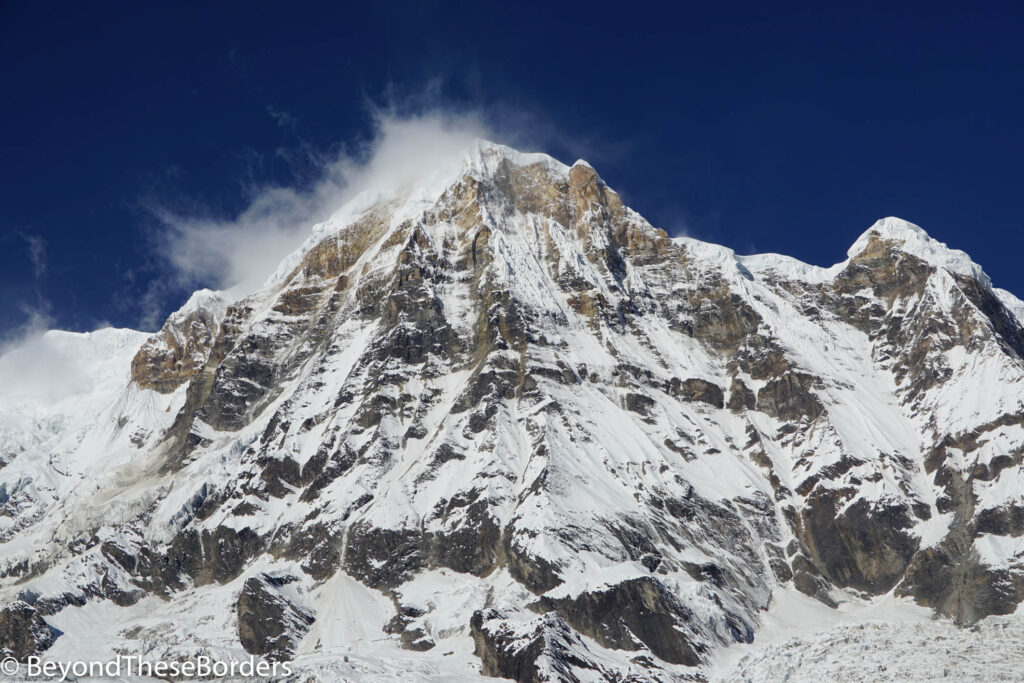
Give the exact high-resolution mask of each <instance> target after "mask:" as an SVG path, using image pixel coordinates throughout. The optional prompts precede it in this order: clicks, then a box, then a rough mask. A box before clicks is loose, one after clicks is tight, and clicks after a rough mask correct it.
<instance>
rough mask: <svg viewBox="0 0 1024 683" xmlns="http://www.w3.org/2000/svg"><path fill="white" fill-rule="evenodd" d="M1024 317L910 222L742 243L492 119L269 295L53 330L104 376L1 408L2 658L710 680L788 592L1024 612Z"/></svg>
mask: <svg viewBox="0 0 1024 683" xmlns="http://www.w3.org/2000/svg"><path fill="white" fill-rule="evenodd" d="M1022 311H1024V304H1022V303H1021V302H1020V301H1019V300H1018V299H1016V298H1015V297H1013V295H1011V294H1009V293H1008V292H1005V291H1002V290H997V289H993V287H992V285H991V283H990V281H989V279H988V278H987V277H986V276H985V274H984V272H983V271H982V270H981V268H980V267H978V266H977V265H976V264H975V263H973V262H972V261H971V259H970V258H969V257H968V256H967V255H966V254H964V253H963V252H960V251H955V250H952V249H949V248H947V247H946V246H945V245H943V244H940V243H938V242H936V241H935V240H933V239H931V238H930V237H929V236H928V235H927V234H926V233H925V232H924V231H923V230H921V229H920V228H918V227H917V226H914V225H912V224H910V223H907V222H906V221H902V220H899V219H896V218H886V219H883V220H880V221H878V222H877V223H876V224H875V225H873V226H872V227H871V228H870V229H868V230H867V231H866V232H865V233H864V234H863V235H862V236H861V237H860V238H859V239H858V240H856V242H855V243H854V245H853V247H851V249H850V250H849V252H848V254H847V259H846V260H845V261H843V262H841V263H838V264H836V265H835V266H832V267H831V268H817V267H814V266H810V265H806V264H803V263H800V262H798V261H795V260H793V259H790V258H787V257H783V256H778V255H759V256H738V255H736V254H734V253H733V252H732V251H730V250H728V249H725V248H723V247H719V246H715V245H712V244H707V243H703V242H699V241H697V240H693V239H689V238H685V237H680V238H670V237H669V236H668V235H667V234H666V233H665V232H664V231H662V230H658V229H656V228H654V227H652V226H651V225H649V224H648V223H647V222H646V221H645V220H644V219H643V218H642V217H641V216H640V215H638V214H637V213H635V212H634V211H632V210H631V209H629V208H628V207H626V206H624V205H623V203H622V201H621V199H620V197H619V196H618V195H617V194H616V193H615V192H614V191H613V190H612V189H610V188H609V187H608V186H607V185H606V184H605V183H604V182H603V181H602V180H601V178H600V177H599V176H598V174H597V173H596V172H595V170H594V169H593V168H591V167H590V166H589V165H588V164H587V163H586V162H583V161H578V162H576V163H575V164H574V165H572V166H571V167H569V166H565V165H564V164H561V163H559V162H557V161H555V160H554V159H552V158H550V157H548V156H546V155H541V154H522V153H519V152H516V151H514V150H512V149H509V148H507V147H503V146H499V145H494V144H491V143H486V142H482V141H480V142H477V143H475V144H474V146H473V147H472V148H471V149H470V150H469V151H468V152H467V153H466V156H465V160H464V163H463V165H462V166H461V168H460V170H459V171H458V173H455V174H454V175H451V174H448V175H446V174H441V173H439V174H438V175H437V176H435V177H433V178H429V179H424V181H423V182H422V183H420V184H419V185H417V186H416V187H414V188H411V189H407V190H406V191H404V192H402V193H383V192H382V193H365V194H363V195H360V196H359V197H357V198H356V199H355V200H354V201H353V202H352V203H350V204H349V205H348V206H346V207H345V208H344V209H342V210H341V211H340V212H339V213H338V214H336V215H335V216H333V217H332V218H331V219H330V220H328V221H326V222H324V223H322V224H320V225H317V226H314V227H313V228H312V231H311V236H310V238H309V239H308V241H307V242H306V243H305V245H304V246H303V247H302V248H301V249H300V250H299V251H297V252H296V253H294V254H292V255H291V256H289V257H288V258H287V259H286V260H285V261H284V262H283V263H282V265H281V266H280V267H279V268H278V270H277V272H276V273H274V274H273V275H271V277H270V278H269V280H268V281H267V283H266V285H265V286H264V287H263V288H262V289H261V290H259V291H258V292H256V293H255V294H253V295H251V296H248V297H245V298H243V299H240V300H237V301H226V300H225V299H224V298H223V296H222V295H219V294H217V293H214V292H209V291H202V292H198V293H197V294H196V295H195V296H193V298H192V299H191V300H190V301H189V302H188V303H187V304H186V305H185V307H183V309H182V310H180V311H178V312H176V313H175V314H173V315H172V316H171V317H170V318H169V319H168V320H167V322H166V324H165V325H164V327H163V328H162V329H161V330H160V331H159V332H158V333H157V334H155V335H152V336H147V335H143V334H141V333H136V332H130V331H117V330H102V331H100V332H95V333H92V334H88V335H70V334H68V333H48V335H47V336H46V338H45V340H46V343H47V344H50V343H51V342H52V343H53V344H54V345H57V346H59V347H60V348H61V349H63V353H64V356H65V357H66V359H67V362H68V364H69V365H70V366H74V368H75V372H77V373H80V374H82V376H83V377H87V378H88V377H91V378H93V380H92V381H89V382H85V383H84V384H83V387H82V388H81V391H80V392H79V393H78V394H76V395H75V396H71V397H64V398H60V399H59V400H56V401H54V400H52V399H46V400H44V399H39V398H24V397H21V396H19V395H16V394H11V395H7V394H2V395H0V397H2V398H0V428H2V429H3V431H2V433H0V435H2V441H0V443H2V446H3V451H2V453H0V462H2V463H3V465H2V469H0V505H2V508H0V577H2V578H0V605H3V606H4V607H3V608H2V610H0V648H2V649H4V650H5V651H8V652H10V653H12V654H14V655H15V656H16V657H18V658H21V659H24V658H25V657H27V656H28V655H29V654H32V653H36V652H42V653H43V654H44V657H47V658H54V659H65V660H67V659H75V658H79V659H81V658H86V654H87V655H88V657H87V658H88V659H96V658H97V657H103V656H113V655H115V654H126V653H130V654H145V655H146V656H147V657H149V658H152V659H158V658H163V659H181V658H184V657H194V656H196V655H197V654H200V653H202V654H207V655H210V656H212V657H214V658H215V659H217V658H220V659H225V658H229V657H233V658H236V659H238V658H240V657H243V656H247V654H246V653H252V654H258V655H261V656H265V657H267V658H270V659H273V660H289V661H292V663H293V668H294V670H295V671H296V672H298V673H297V674H296V676H301V680H310V679H311V680H336V679H338V678H346V679H359V678H364V677H365V678H374V677H377V678H380V677H403V678H406V679H438V678H442V677H443V678H445V679H449V680H450V679H455V680H473V679H476V678H478V677H479V675H480V674H484V675H487V676H503V677H510V678H516V679H518V680H523V681H540V680H634V681H647V680H701V679H703V678H706V677H708V676H714V675H716V674H715V672H716V671H720V668H716V667H720V664H721V661H723V660H722V658H723V657H726V658H727V657H728V656H730V655H729V654H728V653H732V652H739V651H744V650H743V648H744V647H747V648H748V650H747V651H749V647H753V646H750V645H746V646H745V645H744V644H750V643H754V644H755V645H756V644H757V643H758V642H762V641H764V640H769V641H770V640H771V637H772V634H773V633H774V632H780V633H781V631H779V630H778V628H781V627H778V628H776V625H777V624H778V623H780V611H779V610H783V611H784V612H786V611H788V613H790V614H801V615H810V614H813V615H815V616H814V619H818V620H821V619H826V620H827V619H828V618H830V617H828V616H827V615H832V614H834V615H837V616H836V618H837V619H838V618H839V617H840V616H842V617H843V618H846V619H849V618H852V617H850V616H849V615H856V614H863V615H865V616H864V618H865V620H869V619H875V618H878V615H879V614H881V615H883V616H884V617H885V618H886V619H889V620H893V619H896V620H899V619H910V618H911V617H910V616H908V615H916V616H914V618H915V619H917V620H918V624H919V625H920V624H921V623H925V624H927V623H928V622H927V621H922V619H923V617H922V615H926V616H928V617H930V616H932V615H933V614H934V615H935V616H936V617H937V618H938V619H939V621H938V622H935V623H941V624H944V625H949V628H955V626H967V625H972V624H976V623H977V622H979V621H981V620H985V619H986V618H991V617H992V615H1010V614H1012V613H1013V612H1015V610H1016V609H1017V606H1018V604H1019V603H1020V602H1021V601H1022V600H1024V567H1022V564H1021V559H1020V558H1021V557H1022V556H1024V547H1022V545H1021V536H1022V534H1024V502H1022V500H1021V499H1022V495H1024V480H1022V479H1021V478H1020V477H1021V474H1020V472H1021V463H1022V461H1024V327H1022V324H1021V314H1022ZM19 353H26V354H27V353H29V351H28V350H26V351H24V352H19ZM24 364H25V363H23V362H22V361H19V360H17V359H16V358H14V353H11V354H8V355H7V356H4V357H3V358H0V379H3V378H4V377H7V376H13V373H15V372H17V371H19V368H20V367H21V366H23V365H24ZM4 373H8V374H6V375H5V374H4ZM822 615H826V616H824V617H823V616H822ZM872 615H873V616H872ZM783 616H784V614H783ZM801 618H802V619H803V617H801ZM807 619H811V617H807ZM808 623H810V622H808ZM816 623H817V622H816ZM822 623H824V622H822ZM836 623H838V622H836ZM987 623H989V621H985V622H983V624H982V625H983V626H984V624H987ZM953 625H955V626H953ZM921 628H927V626H922V627H921ZM936 628H937V627H936ZM773 629H775V630H774V631H773ZM944 633H945V632H944ZM845 637H847V638H849V635H848V634H847V635H846V636H845ZM947 652H948V650H947ZM773 656H776V655H773ZM777 656H782V655H777ZM998 656H999V655H998V653H994V654H993V658H994V659H998ZM773 661H774V660H773ZM922 665H924V664H922ZM743 666H744V667H746V668H742V669H741V671H742V672H744V675H749V676H753V677H754V678H757V674H756V673H755V674H752V673H751V669H750V664H749V661H748V662H746V663H744V664H743ZM773 666H774V665H773ZM766 675H767V674H766ZM296 680H300V678H296Z"/></svg>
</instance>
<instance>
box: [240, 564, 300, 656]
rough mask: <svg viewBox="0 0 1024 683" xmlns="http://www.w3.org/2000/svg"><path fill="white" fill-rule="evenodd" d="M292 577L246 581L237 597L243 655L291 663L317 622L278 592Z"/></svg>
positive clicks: (268, 577) (269, 577)
mask: <svg viewBox="0 0 1024 683" xmlns="http://www.w3.org/2000/svg"><path fill="white" fill-rule="evenodd" d="M292 581H294V577H288V576H286V577H272V576H266V575H264V576H260V577H253V578H251V579H248V580H247V581H246V582H245V586H244V587H243V588H242V593H241V594H240V595H239V596H238V604H237V611H238V639H239V641H241V643H242V647H244V648H245V651H246V652H248V653H250V654H254V655H261V656H263V657H265V658H267V659H269V660H271V661H282V660H290V659H292V657H293V656H294V654H295V647H296V645H298V643H299V642H300V641H301V640H302V638H303V636H305V635H306V632H307V631H309V626H310V624H312V623H313V622H314V621H316V618H315V617H314V616H313V614H312V613H311V612H308V611H306V610H304V609H302V608H301V607H297V606H296V605H295V604H294V603H293V602H292V601H291V600H289V599H288V598H287V597H286V596H285V595H284V594H283V593H282V591H281V589H282V588H283V587H285V586H287V585H288V583H291V582H292Z"/></svg>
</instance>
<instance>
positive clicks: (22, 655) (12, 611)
mask: <svg viewBox="0 0 1024 683" xmlns="http://www.w3.org/2000/svg"><path fill="white" fill-rule="evenodd" d="M59 635H60V632H59V631H57V630H56V629H55V628H53V627H52V626H50V625H49V624H47V623H46V621H45V620H44V619H43V617H42V616H41V615H40V614H39V611H38V610H37V609H36V608H35V607H33V606H31V605H29V604H27V603H25V602H22V601H18V602H15V603H13V604H11V605H8V606H7V607H4V608H3V609H0V656H2V657H14V658H15V659H16V660H18V661H19V662H24V661H25V660H27V659H28V658H29V657H30V656H33V655H38V654H40V653H41V652H43V651H45V650H47V649H49V648H50V646H51V645H53V642H54V641H55V640H56V639H57V636H59Z"/></svg>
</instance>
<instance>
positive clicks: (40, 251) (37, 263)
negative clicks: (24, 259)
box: [15, 230, 46, 280]
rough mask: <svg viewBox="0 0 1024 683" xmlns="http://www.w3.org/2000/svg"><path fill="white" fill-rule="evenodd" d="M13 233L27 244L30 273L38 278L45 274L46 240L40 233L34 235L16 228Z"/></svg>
mask: <svg viewBox="0 0 1024 683" xmlns="http://www.w3.org/2000/svg"><path fill="white" fill-rule="evenodd" d="M15 233H16V234H17V235H18V237H20V238H21V239H23V240H25V244H27V245H28V257H29V260H30V261H31V262H32V275H33V276H34V277H35V279H37V280H39V279H40V278H42V277H43V276H44V275H45V274H46V240H45V239H43V237H42V236H41V235H36V234H33V233H30V232H25V231H23V230H16V231H15Z"/></svg>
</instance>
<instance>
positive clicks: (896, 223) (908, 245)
mask: <svg viewBox="0 0 1024 683" xmlns="http://www.w3.org/2000/svg"><path fill="white" fill-rule="evenodd" d="M873 239H881V240H884V241H887V242H894V243H897V244H899V245H900V250H901V251H903V252H905V253H907V254H911V255H913V256H916V257H918V258H920V259H921V260H923V261H925V262H927V263H929V264H931V265H932V266H935V267H936V268H942V269H945V270H948V271H950V272H952V273H955V274H957V275H965V276H967V277H971V278H974V279H975V280H977V281H978V282H980V283H982V284H983V285H984V286H985V287H988V288H991V286H992V283H991V280H989V277H988V275H986V274H985V272H984V271H983V270H982V268H981V266H979V265H978V264H977V263H975V262H974V261H973V260H972V259H971V257H970V256H968V255H967V254H966V253H965V252H963V251H960V250H959V249H951V248H950V247H949V246H947V245H946V244H945V243H944V242H939V241H938V240H936V239H934V238H933V237H931V236H930V235H929V234H928V233H927V232H925V230H924V229H923V228H921V227H920V226H918V225H915V224H914V223H911V222H910V221H907V220H904V219H902V218H897V217H895V216H887V217H886V218H881V219H879V220H877V221H875V223H874V225H872V226H871V227H870V228H868V229H867V230H866V231H865V232H864V234H862V235H861V236H860V237H859V238H857V241H856V242H854V243H853V246H851V247H850V249H849V251H847V256H848V257H849V258H851V259H852V258H854V257H856V256H857V255H858V254H860V253H861V252H863V251H864V250H865V249H866V248H867V246H868V244H869V243H870V242H871V240H873Z"/></svg>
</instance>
